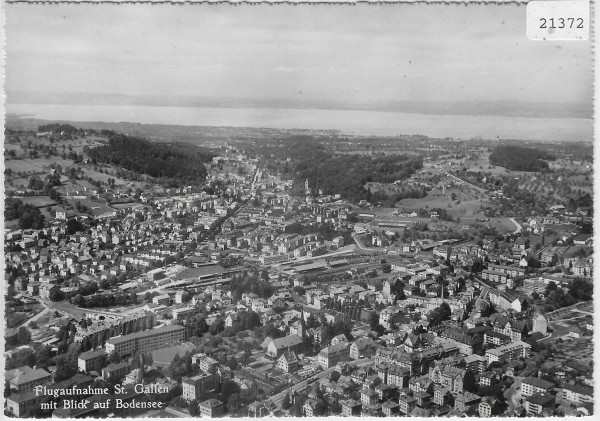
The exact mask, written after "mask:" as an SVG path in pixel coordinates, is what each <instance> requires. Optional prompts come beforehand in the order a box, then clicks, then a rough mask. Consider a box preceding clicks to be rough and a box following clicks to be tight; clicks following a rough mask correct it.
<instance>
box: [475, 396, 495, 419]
mask: <svg viewBox="0 0 600 421" xmlns="http://www.w3.org/2000/svg"><path fill="white" fill-rule="evenodd" d="M478 410H479V411H478V412H479V417H481V418H487V417H494V416H497V415H499V414H500V411H501V405H500V402H499V401H498V399H496V398H494V397H493V396H484V397H483V398H482V399H481V402H479V408H478Z"/></svg>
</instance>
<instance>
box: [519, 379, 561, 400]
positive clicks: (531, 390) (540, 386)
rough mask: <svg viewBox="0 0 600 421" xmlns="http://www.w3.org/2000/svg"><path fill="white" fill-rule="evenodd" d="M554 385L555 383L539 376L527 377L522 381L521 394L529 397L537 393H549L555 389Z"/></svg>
mask: <svg viewBox="0 0 600 421" xmlns="http://www.w3.org/2000/svg"><path fill="white" fill-rule="evenodd" d="M554 386H555V384H554V383H552V382H549V381H546V380H544V379H540V378H538V377H526V378H524V379H523V381H522V382H521V395H523V396H524V397H528V396H533V395H535V394H536V393H545V394H549V393H550V392H551V391H552V389H554Z"/></svg>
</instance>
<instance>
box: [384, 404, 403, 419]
mask: <svg viewBox="0 0 600 421" xmlns="http://www.w3.org/2000/svg"><path fill="white" fill-rule="evenodd" d="M381 411H382V412H383V414H384V415H385V416H386V417H396V416H398V414H399V413H400V405H398V404H397V403H396V402H393V401H387V402H384V403H383V405H381Z"/></svg>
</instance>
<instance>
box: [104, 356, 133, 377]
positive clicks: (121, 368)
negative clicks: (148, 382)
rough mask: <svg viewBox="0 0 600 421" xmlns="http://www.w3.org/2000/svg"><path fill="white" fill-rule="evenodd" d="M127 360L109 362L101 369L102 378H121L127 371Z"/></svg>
mask: <svg viewBox="0 0 600 421" xmlns="http://www.w3.org/2000/svg"><path fill="white" fill-rule="evenodd" d="M129 368H130V366H129V361H125V362H122V363H118V364H109V365H107V366H106V367H104V368H103V369H102V379H103V380H104V381H112V380H115V381H118V380H122V379H124V378H125V376H127V373H129Z"/></svg>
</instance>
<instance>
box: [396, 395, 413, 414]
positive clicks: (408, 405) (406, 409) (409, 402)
mask: <svg viewBox="0 0 600 421" xmlns="http://www.w3.org/2000/svg"><path fill="white" fill-rule="evenodd" d="M398 405H399V408H400V412H401V413H402V414H404V415H408V414H409V413H410V412H411V411H412V410H413V409H415V407H416V406H417V399H415V398H413V397H412V396H408V395H406V394H404V395H401V396H400V398H399V399H398Z"/></svg>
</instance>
